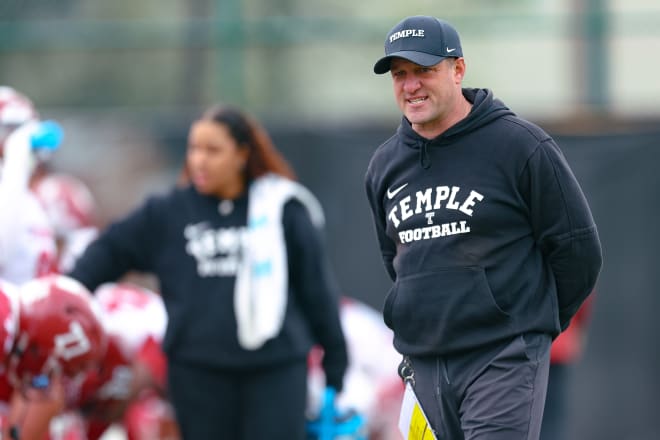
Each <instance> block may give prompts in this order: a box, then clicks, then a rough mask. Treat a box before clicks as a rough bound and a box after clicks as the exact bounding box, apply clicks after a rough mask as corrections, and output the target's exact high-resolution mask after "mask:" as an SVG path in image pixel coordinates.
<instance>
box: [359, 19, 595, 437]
mask: <svg viewBox="0 0 660 440" xmlns="http://www.w3.org/2000/svg"><path fill="white" fill-rule="evenodd" d="M374 72H375V73H377V74H383V73H387V72H390V73H391V75H392V80H393V86H394V94H395V98H396V101H397V103H398V105H399V107H400V108H401V111H402V113H403V118H402V121H401V125H400V126H399V128H398V130H397V132H396V133H395V134H394V136H392V137H391V138H390V139H388V140H387V141H385V142H384V143H383V144H382V145H381V146H380V147H379V148H378V149H377V150H376V152H375V153H374V155H373V157H372V159H371V162H370V164H369V168H368V170H367V173H366V176H365V185H366V191H367V197H368V200H369V204H370V207H371V210H372V214H373V218H374V223H375V228H376V234H377V237H378V242H379V245H380V250H381V253H382V257H383V261H384V264H385V268H386V270H387V272H388V274H389V275H390V277H391V278H392V281H393V283H394V284H393V286H392V289H391V290H390V292H389V294H388V295H387V298H386V301H385V305H384V309H383V315H384V319H385V322H386V323H387V325H388V326H389V327H390V328H392V330H393V331H394V346H395V348H396V349H397V350H398V351H399V352H400V353H401V354H402V355H403V356H404V360H403V363H402V366H401V368H400V370H401V371H402V372H403V373H404V374H403V375H405V377H406V379H407V382H408V383H409V384H410V385H411V390H414V394H416V397H417V399H419V402H420V404H421V407H422V409H423V410H424V412H425V414H426V417H427V418H428V421H429V423H430V426H431V428H432V430H433V431H434V433H435V435H436V436H437V438H438V439H442V440H463V439H473V440H474V439H480V440H482V439H488V440H494V439H495V440H518V439H520V440H523V439H524V440H531V439H538V436H539V431H540V426H541V418H542V414H543V404H544V400H545V393H546V388H547V380H548V366H549V353H550V344H551V341H552V339H553V338H555V337H556V336H557V335H558V334H559V333H560V332H561V331H562V330H563V329H565V328H566V327H567V326H568V324H569V322H570V320H571V318H572V317H573V315H574V314H575V312H576V311H577V310H578V308H579V307H580V305H581V304H582V302H583V301H584V300H585V299H586V297H587V296H588V295H589V293H590V292H591V291H592V288H593V287H594V285H595V282H596V279H597V276H598V273H599V271H600V268H601V264H602V256H601V247H600V241H599V239H598V233H597V230H596V226H595V224H594V220H593V218H592V215H591V212H590V209H589V206H588V204H587V201H586V199H585V197H584V195H583V193H582V190H581V189H580V186H579V184H578V182H577V180H576V179H575V177H574V175H573V173H572V171H571V169H570V167H569V165H568V163H567V162H566V159H565V158H564V156H563V154H562V153H561V151H560V149H559V147H558V146H557V145H556V143H555V142H554V141H553V139H552V138H551V137H550V136H548V134H546V133H545V132H544V131H543V130H542V129H541V128H539V127H537V126H536V125H534V124H532V123H530V122H528V121H525V120H523V119H521V118H519V117H517V116H516V115H515V114H514V113H513V112H512V111H511V110H509V109H508V108H507V107H506V106H505V105H504V104H503V103H502V102H501V101H499V100H497V99H495V98H494V97H493V95H492V93H491V91H489V90H487V89H467V88H462V85H461V84H462V80H463V77H464V75H465V72H466V65H465V60H464V58H463V51H462V48H461V43H460V39H459V36H458V33H457V31H456V30H455V29H454V27H453V26H452V25H450V24H449V23H447V22H446V21H443V20H439V19H437V18H435V17H426V16H414V17H408V18H406V19H404V20H402V21H401V22H399V23H398V24H397V25H396V26H395V27H394V28H392V30H391V31H390V32H389V33H388V34H387V37H386V40H385V57H383V58H381V59H380V60H378V62H377V63H376V64H375V66H374ZM413 419H414V417H413Z"/></svg>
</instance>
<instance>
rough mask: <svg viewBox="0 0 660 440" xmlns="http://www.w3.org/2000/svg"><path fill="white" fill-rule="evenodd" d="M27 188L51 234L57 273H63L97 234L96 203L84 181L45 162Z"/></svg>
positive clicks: (41, 163)
mask: <svg viewBox="0 0 660 440" xmlns="http://www.w3.org/2000/svg"><path fill="white" fill-rule="evenodd" d="M30 186H31V189H32V191H33V192H34V194H35V195H36V196H37V199H38V200H39V201H40V202H41V205H42V207H43V208H44V210H45V212H46V215H47V217H48V219H49V221H50V223H51V226H52V227H53V230H54V233H55V240H56V245H57V271H58V272H60V273H66V272H68V271H70V270H71V269H72V268H73V264H74V262H75V260H76V259H77V258H78V257H79V256H80V255H81V254H82V253H83V251H84V250H85V248H86V247H87V245H88V244H89V243H91V242H92V240H94V239H95V238H96V236H97V235H98V231H99V227H98V219H97V205H96V200H95V199H94V196H93V194H92V192H91V190H90V189H89V187H88V186H87V185H86V184H85V182H83V181H82V180H81V179H79V178H78V177H76V176H74V175H72V174H70V173H64V172H60V171H55V170H53V169H52V167H51V166H50V164H49V163H48V162H46V161H40V162H39V163H38V165H37V168H36V170H35V172H34V173H33V175H32V179H31V184H30Z"/></svg>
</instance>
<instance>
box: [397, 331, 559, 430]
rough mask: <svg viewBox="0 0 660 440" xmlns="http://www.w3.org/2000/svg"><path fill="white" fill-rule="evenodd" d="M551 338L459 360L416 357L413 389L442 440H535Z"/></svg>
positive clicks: (516, 342)
mask: <svg viewBox="0 0 660 440" xmlns="http://www.w3.org/2000/svg"><path fill="white" fill-rule="evenodd" d="M550 343H551V338H550V336H548V335H543V334H528V335H521V336H519V337H516V338H514V339H513V340H511V341H508V342H506V343H502V344H499V345H497V346H494V347H490V348H488V349H485V350H480V351H476V352H470V353H466V354H463V355H458V356H448V357H433V358H415V357H411V358H410V362H411V366H412V370H413V372H414V379H415V384H414V389H415V393H416V394H417V397H418V399H419V401H420V403H421V405H422V408H423V409H424V412H425V413H426V415H427V417H428V418H429V422H430V423H431V426H432V428H433V429H434V431H435V432H436V437H437V438H438V439H441V440H538V438H539V433H540V430H541V418H542V416H543V405H544V403H545V394H546V389H547V383H548V367H549V364H550Z"/></svg>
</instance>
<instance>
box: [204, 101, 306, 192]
mask: <svg viewBox="0 0 660 440" xmlns="http://www.w3.org/2000/svg"><path fill="white" fill-rule="evenodd" d="M202 120H209V121H214V122H217V123H220V124H224V125H225V126H227V128H228V129H229V132H230V133H231V136H232V137H233V138H234V139H235V140H236V143H237V144H238V146H239V148H247V149H248V150H249V153H248V160H247V163H246V165H245V173H246V176H245V177H246V178H247V180H248V181H251V180H253V179H255V178H257V177H260V176H263V175H264V174H266V173H269V172H270V173H275V174H279V175H281V176H284V177H288V178H289V179H292V180H295V179H296V175H295V173H294V171H293V168H291V166H290V165H289V163H288V162H287V160H286V159H285V158H284V156H283V155H282V153H280V152H279V151H278V150H277V148H276V147H275V144H273V141H272V140H271V139H270V136H269V135H268V133H267V132H266V130H265V129H264V128H263V127H262V126H261V125H260V124H259V123H258V122H257V121H256V120H254V119H253V118H250V117H249V116H248V115H246V114H245V113H243V112H241V111H240V110H238V109H236V108H233V107H229V106H222V105H217V106H213V107H211V108H209V109H208V110H207V111H205V112H204V114H203V115H202Z"/></svg>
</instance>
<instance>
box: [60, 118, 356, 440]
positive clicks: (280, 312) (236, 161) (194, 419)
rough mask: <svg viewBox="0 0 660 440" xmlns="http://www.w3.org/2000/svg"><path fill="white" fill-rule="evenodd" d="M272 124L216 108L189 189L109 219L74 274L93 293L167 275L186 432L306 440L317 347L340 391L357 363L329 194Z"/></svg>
mask: <svg viewBox="0 0 660 440" xmlns="http://www.w3.org/2000/svg"><path fill="white" fill-rule="evenodd" d="M294 179H295V177H294V173H293V171H292V170H291V168H290V167H289V165H288V164H287V162H286V160H285V159H284V158H283V157H282V155H281V154H280V153H279V152H278V151H277V150H276V148H275V146H274V145H273V143H272V142H271V141H270V139H269V137H268V135H267V134H266V132H265V131H264V130H263V129H262V128H260V126H259V125H258V124H257V123H256V122H255V121H254V120H252V119H251V118H249V117H248V116H246V115H245V114H243V113H242V112H241V111H239V110H237V109H234V108H228V107H213V108H210V109H209V110H208V111H206V112H205V113H204V114H203V115H202V116H201V118H200V119H199V120H197V121H195V122H194V123H193V124H192V126H191V128H190V132H189V137H188V147H187V155H186V165H185V173H184V181H185V182H184V184H183V185H180V186H178V187H176V188H173V189H172V190H171V191H169V192H168V193H167V194H164V195H154V196H151V197H149V198H148V199H147V200H146V201H145V202H144V203H143V204H142V205H141V206H140V207H138V208H137V209H136V210H135V211H134V212H132V213H131V214H129V215H128V216H127V217H125V218H123V219H121V220H119V221H117V222H115V223H113V224H111V225H110V226H109V228H108V229H107V230H105V231H104V232H103V233H102V234H101V235H100V237H99V238H98V239H97V240H96V241H94V242H93V243H92V244H91V245H90V246H89V247H88V248H87V250H86V251H85V253H84V254H83V255H82V256H81V257H80V259H79V260H78V261H77V263H76V265H75V267H74V269H73V271H72V272H71V275H72V276H73V277H74V278H77V279H78V280H80V281H81V282H82V283H83V284H85V285H86V286H87V287H88V288H89V289H91V290H93V289H95V288H96V287H97V286H98V285H100V284H101V283H104V282H108V281H113V280H116V279H118V278H119V277H121V276H122V275H123V274H125V273H126V272H128V271H131V270H137V271H142V272H151V273H153V274H155V275H156V276H157V278H158V281H159V284H160V291H161V294H162V296H163V300H164V303H165V307H166V309H167V314H168V326H167V330H166V335H165V339H164V342H163V348H164V350H165V352H166V354H167V356H168V362H169V364H168V378H169V383H168V387H169V391H170V397H171V400H172V403H173V405H174V408H175V411H176V416H177V419H178V421H179V424H180V428H181V434H182V436H183V438H185V439H186V440H195V439H210V438H231V439H236V440H241V439H252V438H261V437H264V436H267V437H268V438H269V439H273V440H277V439H282V440H302V439H304V438H305V406H306V395H307V385H306V384H307V381H306V378H307V365H306V359H307V354H308V352H309V350H310V348H311V347H312V345H313V344H315V343H318V344H320V345H321V346H322V347H323V349H324V353H325V356H324V359H323V367H324V370H325V373H326V377H327V382H328V385H330V386H332V387H334V388H336V389H337V391H340V390H341V388H342V385H343V376H344V372H345V370H346V367H347V353H346V343H345V340H344V336H343V333H342V330H341V324H340V321H339V312H338V299H339V289H338V286H337V284H336V281H335V279H334V277H333V275H332V273H331V271H330V268H329V264H328V261H327V257H326V255H325V250H324V246H323V240H322V234H321V232H320V227H321V226H322V224H323V212H322V210H321V208H320V205H319V203H318V201H317V200H316V199H315V198H314V196H313V195H312V194H311V193H310V192H309V191H308V190H307V189H306V188H304V187H303V186H302V185H300V184H299V183H297V182H295V181H294Z"/></svg>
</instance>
